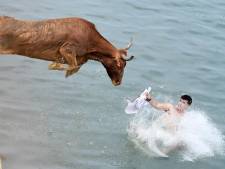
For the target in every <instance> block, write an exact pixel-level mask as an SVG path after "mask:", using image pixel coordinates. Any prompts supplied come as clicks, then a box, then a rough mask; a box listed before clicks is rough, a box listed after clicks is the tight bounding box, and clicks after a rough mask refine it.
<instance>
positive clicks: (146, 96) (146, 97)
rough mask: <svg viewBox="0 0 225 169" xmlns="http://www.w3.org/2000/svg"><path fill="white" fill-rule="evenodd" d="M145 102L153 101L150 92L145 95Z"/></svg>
mask: <svg viewBox="0 0 225 169" xmlns="http://www.w3.org/2000/svg"><path fill="white" fill-rule="evenodd" d="M145 100H146V101H147V102H150V101H151V100H152V96H151V95H150V94H149V93H148V92H146V93H145Z"/></svg>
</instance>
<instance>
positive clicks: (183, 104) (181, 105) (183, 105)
mask: <svg viewBox="0 0 225 169" xmlns="http://www.w3.org/2000/svg"><path fill="white" fill-rule="evenodd" d="M191 103H192V98H191V96H189V95H182V96H181V97H180V100H179V102H178V104H177V106H176V110H177V111H178V112H180V113H183V112H184V111H185V110H186V109H187V108H188V107H189V106H190V105H191Z"/></svg>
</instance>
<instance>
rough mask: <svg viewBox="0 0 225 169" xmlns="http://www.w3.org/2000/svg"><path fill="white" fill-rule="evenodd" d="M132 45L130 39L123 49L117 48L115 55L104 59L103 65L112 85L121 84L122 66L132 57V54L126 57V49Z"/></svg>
mask: <svg viewBox="0 0 225 169" xmlns="http://www.w3.org/2000/svg"><path fill="white" fill-rule="evenodd" d="M131 46H132V41H131V42H130V43H129V44H128V46H127V47H126V48H124V49H118V50H117V51H116V52H115V55H114V56H112V57H108V58H107V59H105V60H104V62H103V65H104V67H105V68H106V71H107V73H108V75H109V77H110V79H111V81H112V83H113V85H114V86H118V85H120V84H121V81H122V78H123V72H124V68H125V66H126V62H127V61H130V60H132V59H133V58H134V56H130V57H127V52H128V49H129V48H130V47H131Z"/></svg>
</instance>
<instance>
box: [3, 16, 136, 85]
mask: <svg viewBox="0 0 225 169" xmlns="http://www.w3.org/2000/svg"><path fill="white" fill-rule="evenodd" d="M131 45H132V42H130V43H129V44H128V46H127V47H126V48H121V49H118V48H116V47H115V46H113V45H112V44H111V43H110V42H109V41H108V40H106V39H105V38H104V37H103V36H102V35H101V34H100V33H99V32H98V31H97V29H96V28H95V25H94V24H93V23H91V22H89V21H87V20H85V19H82V18H75V17H73V18H59V19H48V20H40V21H31V20H29V21H25V20H18V19H15V18H13V17H8V16H0V54H17V55H22V56H26V57H30V58H35V59H41V60H46V61H52V63H51V64H49V66H48V68H49V69H50V70H65V72H66V73H65V76H66V77H68V76H71V75H73V74H74V73H76V72H78V70H79V69H80V67H81V66H82V65H83V64H84V63H86V62H87V61H88V60H95V61H98V62H101V63H102V64H103V66H104V67H105V69H106V71H107V74H108V76H109V77H110V79H111V81H112V83H113V85H115V86H117V85H120V84H121V81H122V78H123V72H124V68H125V66H126V62H127V61H130V60H132V59H133V58H134V56H130V57H128V56H127V55H128V49H129V48H130V47H131ZM64 64H67V65H68V66H67V67H66V68H65V67H64Z"/></svg>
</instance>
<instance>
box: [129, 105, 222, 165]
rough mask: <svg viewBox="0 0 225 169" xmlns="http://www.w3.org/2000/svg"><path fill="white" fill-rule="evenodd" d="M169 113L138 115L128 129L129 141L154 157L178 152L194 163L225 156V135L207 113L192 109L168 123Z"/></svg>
mask: <svg viewBox="0 0 225 169" xmlns="http://www.w3.org/2000/svg"><path fill="white" fill-rule="evenodd" d="M166 114H167V113H159V112H155V111H154V110H153V109H149V108H146V109H144V110H143V111H142V112H140V113H138V114H136V115H135V116H134V117H133V118H132V119H131V121H130V123H129V127H128V129H127V132H128V135H129V138H130V140H131V141H133V142H134V143H135V145H136V146H137V147H138V148H140V149H141V150H142V151H144V152H145V153H147V154H148V155H149V156H151V157H152V156H159V157H168V156H169V155H170V154H171V152H175V153H176V154H178V155H179V157H181V159H182V160H185V161H194V160H197V159H201V158H205V157H213V156H215V155H224V148H225V141H224V140H225V139H224V136H223V134H222V132H221V131H220V130H219V129H218V128H217V127H216V125H215V124H214V123H213V122H212V120H211V119H210V118H209V117H208V116H207V114H206V113H205V112H203V111H199V110H191V111H188V112H186V113H185V114H184V115H183V116H182V117H181V118H180V119H179V120H177V119H176V118H175V117H171V118H170V119H169V120H167V121H166V122H165V119H166V118H168V117H166V116H168V115H166ZM168 121H169V122H168ZM171 124H172V125H171ZM171 126H172V127H171Z"/></svg>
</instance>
